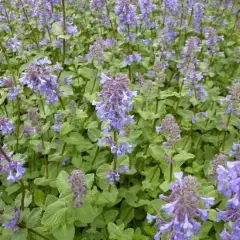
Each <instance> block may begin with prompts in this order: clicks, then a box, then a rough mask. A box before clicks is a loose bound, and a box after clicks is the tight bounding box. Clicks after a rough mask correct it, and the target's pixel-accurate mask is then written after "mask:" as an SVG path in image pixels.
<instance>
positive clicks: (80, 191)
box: [68, 170, 87, 207]
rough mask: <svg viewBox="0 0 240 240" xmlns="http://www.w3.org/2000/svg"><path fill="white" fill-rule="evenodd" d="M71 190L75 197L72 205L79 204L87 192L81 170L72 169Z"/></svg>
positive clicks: (76, 205) (77, 205) (84, 177)
mask: <svg viewBox="0 0 240 240" xmlns="http://www.w3.org/2000/svg"><path fill="white" fill-rule="evenodd" d="M68 181H69V182H70V183H71V187H70V189H71V191H72V194H73V197H74V198H76V199H75V203H74V207H79V206H81V205H82V204H83V203H82V198H83V197H84V196H85V195H86V194H87V183H86V176H85V174H84V173H83V172H82V171H81V170H73V171H72V174H71V177H70V179H69V180H68Z"/></svg>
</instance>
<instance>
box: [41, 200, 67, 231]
mask: <svg viewBox="0 0 240 240" xmlns="http://www.w3.org/2000/svg"><path fill="white" fill-rule="evenodd" d="M67 212H68V209H67V207H66V206H65V203H64V202H62V201H57V202H54V203H52V204H50V205H48V206H47V207H46V210H45V212H44V214H43V217H42V221H41V222H42V224H43V225H49V226H51V225H58V224H61V223H64V222H65V221H66V216H67Z"/></svg>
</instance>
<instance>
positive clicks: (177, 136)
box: [156, 114, 181, 181]
mask: <svg viewBox="0 0 240 240" xmlns="http://www.w3.org/2000/svg"><path fill="white" fill-rule="evenodd" d="M156 132H157V133H160V134H162V135H164V136H165V138H166V140H167V141H165V142H163V146H164V147H165V149H173V148H174V146H175V145H176V144H177V143H178V142H179V141H180V140H181V132H180V128H179V126H178V124H177V122H176V119H175V118H174V116H173V115H171V114H167V115H166V117H165V118H164V119H163V122H162V125H161V126H158V127H156ZM165 159H166V160H167V161H168V163H169V164H170V181H171V180H172V176H173V160H172V157H171V156H169V154H168V153H167V157H166V158H165Z"/></svg>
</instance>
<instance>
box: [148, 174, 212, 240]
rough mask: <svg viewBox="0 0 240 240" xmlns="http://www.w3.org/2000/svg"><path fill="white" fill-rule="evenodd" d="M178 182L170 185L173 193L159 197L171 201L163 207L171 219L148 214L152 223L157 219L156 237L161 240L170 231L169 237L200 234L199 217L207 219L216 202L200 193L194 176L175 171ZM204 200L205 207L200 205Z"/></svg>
mask: <svg viewBox="0 0 240 240" xmlns="http://www.w3.org/2000/svg"><path fill="white" fill-rule="evenodd" d="M175 177H176V179H177V181H176V182H174V183H172V184H171V185H170V190H171V194H170V195H169V196H164V195H160V196H159V197H160V198H161V199H163V200H164V201H167V202H169V203H167V204H164V205H163V206H162V209H163V210H164V211H165V212H166V213H167V214H168V215H169V216H170V218H171V220H170V221H167V220H164V218H162V217H161V216H152V215H150V214H148V216H147V220H148V222H149V223H151V222H152V221H153V220H155V225H156V227H157V228H158V233H157V234H156V235H155V237H154V239H155V240H159V239H161V236H162V235H163V234H165V233H169V239H173V240H174V239H183V240H185V239H186V240H187V239H191V238H192V236H193V235H198V234H199V231H200V228H201V224H200V222H199V221H197V219H201V220H202V221H206V220H207V219H208V210H209V208H210V206H211V205H213V204H214V198H213V197H210V198H206V197H202V196H201V195H199V193H198V190H199V184H198V182H197V179H196V178H195V177H193V176H186V177H183V173H182V172H179V173H175ZM199 202H203V203H204V205H205V209H202V208H200V207H199Z"/></svg>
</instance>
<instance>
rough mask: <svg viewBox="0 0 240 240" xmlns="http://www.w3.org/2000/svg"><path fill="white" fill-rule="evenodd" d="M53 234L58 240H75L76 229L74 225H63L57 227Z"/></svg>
mask: <svg viewBox="0 0 240 240" xmlns="http://www.w3.org/2000/svg"><path fill="white" fill-rule="evenodd" d="M52 233H53V236H54V237H55V238H56V239H57V240H73V239H74V233H75V227H74V225H73V223H71V224H70V223H68V224H62V225H60V226H57V227H55V228H54V229H53V230H52Z"/></svg>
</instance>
